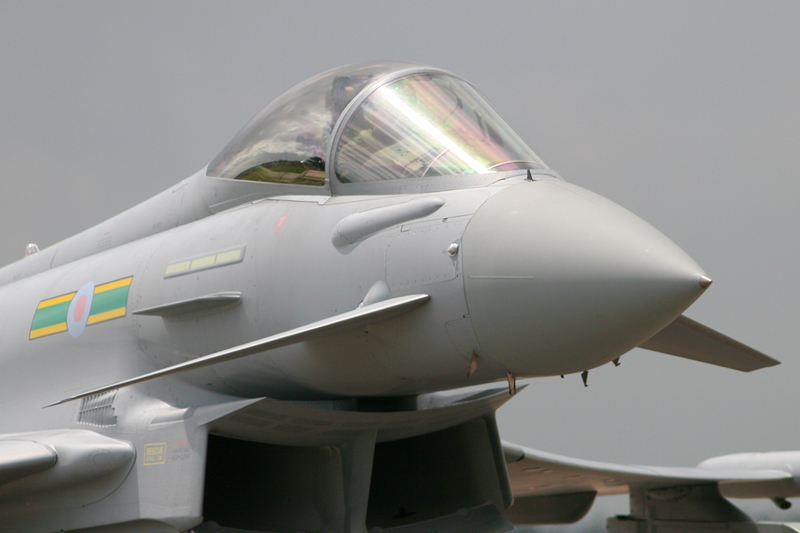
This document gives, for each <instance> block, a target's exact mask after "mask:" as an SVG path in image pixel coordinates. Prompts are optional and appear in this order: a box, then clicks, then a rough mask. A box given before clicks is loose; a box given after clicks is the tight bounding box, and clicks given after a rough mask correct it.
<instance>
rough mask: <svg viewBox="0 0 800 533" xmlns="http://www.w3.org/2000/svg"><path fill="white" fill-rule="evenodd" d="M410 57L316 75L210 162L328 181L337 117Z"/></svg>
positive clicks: (249, 173) (268, 175) (214, 171)
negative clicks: (329, 153)
mask: <svg viewBox="0 0 800 533" xmlns="http://www.w3.org/2000/svg"><path fill="white" fill-rule="evenodd" d="M408 66H409V65H408V64H405V63H371V64H366V65H356V66H353V65H349V66H347V67H342V68H338V69H334V70H330V71H328V72H324V73H322V74H319V75H317V76H314V77H312V78H310V79H308V80H306V81H304V82H302V83H300V84H299V85H296V86H295V87H293V88H292V89H290V90H288V91H286V92H285V93H283V94H282V95H281V96H279V97H278V98H276V99H275V100H273V101H272V102H271V103H270V104H269V105H267V107H265V108H264V109H262V110H261V111H260V112H259V113H258V114H257V115H256V116H255V117H253V119H252V120H250V122H248V123H247V124H246V125H245V127H244V128H242V130H241V131H240V132H239V133H238V134H236V136H235V137H234V138H233V139H232V140H231V142H229V143H228V145H227V146H226V147H225V148H224V149H223V150H222V152H220V154H219V155H217V157H215V158H214V160H213V161H211V163H210V164H209V166H208V171H207V173H208V175H209V176H212V177H217V178H229V179H240V180H249V181H264V182H277V183H294V184H300V185H320V186H321V185H324V184H325V154H326V152H327V149H328V143H329V139H330V135H331V130H332V129H333V126H334V124H335V123H336V120H337V119H338V118H339V115H340V114H341V113H342V111H343V110H344V108H345V107H346V106H347V104H348V103H350V100H352V99H353V97H354V96H356V95H357V94H358V93H359V92H361V90H362V89H363V88H364V86H365V85H366V84H368V83H369V82H371V81H372V80H374V79H375V78H376V77H378V76H382V75H384V74H386V73H387V72H393V71H396V70H398V69H401V68H408Z"/></svg>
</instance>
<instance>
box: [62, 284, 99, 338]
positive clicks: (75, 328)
mask: <svg viewBox="0 0 800 533" xmlns="http://www.w3.org/2000/svg"><path fill="white" fill-rule="evenodd" d="M93 299H94V282H92V281H88V282H86V283H85V284H84V285H83V287H81V288H80V289H79V290H78V292H76V293H75V296H73V297H72V301H71V302H70V304H69V310H68V311H67V330H68V331H69V334H70V335H72V336H73V337H75V338H77V337H79V336H80V334H81V333H83V330H84V329H85V328H86V322H87V321H88V320H89V310H90V309H91V308H92V300H93Z"/></svg>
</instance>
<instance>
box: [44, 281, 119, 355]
mask: <svg viewBox="0 0 800 533" xmlns="http://www.w3.org/2000/svg"><path fill="white" fill-rule="evenodd" d="M131 281H133V276H129V277H127V278H122V279H118V280H116V281H111V282H109V283H104V284H102V285H96V286H95V288H94V295H93V297H92V307H91V309H90V310H89V319H88V321H87V322H86V324H87V325H91V324H97V323H99V322H105V321H106V320H111V319H113V318H119V317H123V316H125V314H126V313H127V311H128V291H129V290H130V288H131ZM76 293H77V291H74V292H70V293H67V294H62V295H61V296H56V297H54V298H48V299H46V300H42V301H41V302H39V305H38V306H37V307H36V313H34V315H33V322H32V323H31V334H30V337H29V338H30V339H38V338H39V337H44V336H46V335H52V334H54V333H61V332H64V331H67V312H68V311H69V306H70V303H72V299H73V298H74V297H75V294H76Z"/></svg>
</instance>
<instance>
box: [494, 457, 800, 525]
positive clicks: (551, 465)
mask: <svg viewBox="0 0 800 533" xmlns="http://www.w3.org/2000/svg"><path fill="white" fill-rule="evenodd" d="M503 452H504V454H505V457H506V466H507V468H508V474H509V478H510V481H511V489H512V492H513V494H514V505H513V506H512V507H511V508H510V509H509V510H508V511H507V512H506V517H507V518H508V519H509V520H511V521H512V522H513V523H515V524H555V523H572V522H575V521H577V520H579V519H581V518H582V517H583V516H585V515H586V513H587V512H588V511H589V509H590V508H591V506H592V504H593V502H594V498H595V497H596V496H607V495H613V494H625V493H628V494H630V497H631V516H629V517H622V518H620V517H617V518H616V519H610V520H611V521H610V522H609V531H623V530H625V527H623V526H624V524H623V525H620V524H622V523H623V522H624V523H630V521H632V520H633V521H640V522H642V523H648V524H650V525H653V524H654V523H655V522H658V521H660V522H670V523H676V522H682V523H683V524H684V525H685V524H688V523H695V522H697V523H699V522H704V523H707V522H720V523H722V522H724V523H726V524H731V523H739V522H748V523H749V522H751V520H750V519H749V518H748V517H747V516H746V515H744V513H742V512H741V511H739V509H737V508H736V507H735V506H733V505H732V504H731V503H730V502H728V501H727V500H725V499H724V498H723V497H722V496H723V495H726V496H734V497H738V498H771V499H773V500H775V501H776V503H780V502H781V501H785V498H789V497H795V496H800V479H798V478H796V477H794V476H793V475H792V466H791V463H792V461H790V462H789V463H788V466H787V462H786V461H785V459H786V457H785V454H787V453H789V454H791V455H792V458H793V461H794V462H795V463H798V464H800V452H780V453H781V454H782V455H780V457H778V456H776V457H775V460H769V458H768V457H767V458H764V459H762V460H760V461H750V462H749V463H746V462H743V461H740V460H738V456H732V457H733V458H734V459H737V460H708V461H705V462H704V463H702V464H701V467H698V468H678V467H657V466H635V465H617V464H612V463H602V462H596V461H585V460H581V459H573V458H569V457H564V456H560V455H555V454H551V453H547V452H542V451H538V450H533V449H530V448H524V447H522V446H517V445H515V444H511V443H508V442H504V443H503ZM776 453H778V452H776ZM766 455H767V456H768V455H769V454H766ZM721 459H726V458H721ZM615 520H616V521H620V520H621V521H622V522H620V524H617V523H616V522H614V524H612V522H613V521H615ZM626 521H628V522H626ZM724 527H728V526H724ZM723 530H724V528H723Z"/></svg>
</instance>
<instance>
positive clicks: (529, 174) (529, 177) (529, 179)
mask: <svg viewBox="0 0 800 533" xmlns="http://www.w3.org/2000/svg"><path fill="white" fill-rule="evenodd" d="M525 179H526V180H528V181H533V176H531V169H528V177H527V178H525Z"/></svg>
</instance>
